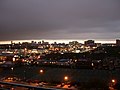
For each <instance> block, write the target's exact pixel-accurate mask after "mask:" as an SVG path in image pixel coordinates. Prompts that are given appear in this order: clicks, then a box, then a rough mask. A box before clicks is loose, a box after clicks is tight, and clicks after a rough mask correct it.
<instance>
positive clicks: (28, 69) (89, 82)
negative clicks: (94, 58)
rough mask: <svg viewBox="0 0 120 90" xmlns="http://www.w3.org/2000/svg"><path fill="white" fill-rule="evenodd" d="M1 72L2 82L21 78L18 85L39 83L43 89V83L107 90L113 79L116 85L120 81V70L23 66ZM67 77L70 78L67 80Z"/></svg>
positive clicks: (85, 89)
mask: <svg viewBox="0 0 120 90" xmlns="http://www.w3.org/2000/svg"><path fill="white" fill-rule="evenodd" d="M41 70H42V71H41ZM0 71H1V72H0V78H1V81H7V82H13V80H12V81H10V80H7V79H8V78H10V77H12V78H13V77H16V78H19V79H18V80H16V82H17V83H21V82H25V83H27V84H28V83H29V84H31V83H32V84H33V83H37V85H39V86H42V87H44V85H43V84H42V85H41V84H40V83H41V82H42V83H43V82H44V83H47V84H46V86H49V87H51V86H56V87H58V86H59V88H62V87H63V86H64V85H65V84H66V85H70V86H74V87H77V89H78V90H79V89H81V88H82V90H83V89H84V90H89V89H90V88H94V89H95V90H98V89H99V90H107V89H109V87H110V86H111V84H112V82H111V80H112V79H114V80H115V83H116V82H117V83H118V82H119V81H120V70H96V69H95V70H92V69H69V68H52V67H36V66H21V67H15V68H13V69H11V68H4V69H3V68H1V70H0ZM65 76H67V77H68V78H67V79H65ZM14 81H15V80H14ZM62 84H63V86H62ZM113 84H114V82H113Z"/></svg>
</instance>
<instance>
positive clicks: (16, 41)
mask: <svg viewBox="0 0 120 90" xmlns="http://www.w3.org/2000/svg"><path fill="white" fill-rule="evenodd" d="M87 40H94V39H85V40H76V39H75V40H73V39H71V40H70V39H69V40H65V39H64V40H62V39H61V40H60V39H59V40H49V39H41V40H33V39H32V40H11V41H12V42H13V43H19V42H20V43H23V42H28V43H31V42H32V41H34V42H42V41H44V42H49V43H50V44H51V43H54V42H57V43H66V44H68V43H69V42H72V41H77V42H79V43H82V44H83V43H84V42H85V41H87ZM118 40H119V39H118ZM11 41H0V44H11ZM94 41H95V43H102V44H104V43H116V40H114V41H100V40H94Z"/></svg>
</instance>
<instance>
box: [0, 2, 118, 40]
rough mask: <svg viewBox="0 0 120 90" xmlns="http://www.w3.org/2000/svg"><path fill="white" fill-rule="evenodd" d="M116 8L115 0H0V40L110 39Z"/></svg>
mask: <svg viewBox="0 0 120 90" xmlns="http://www.w3.org/2000/svg"><path fill="white" fill-rule="evenodd" d="M119 8H120V1H119V0H114V1H113V0H109V1H107V0H106V1H105V0H91V1H89V0H84V1H83V0H75V1H73V0H65V1H61V0H60V1H56V0H51V1H49V0H46V1H45V0H34V1H33V0H20V1H16V0H1V1H0V41H9V40H10V41H11V40H13V41H14V40H31V39H32V40H42V39H43V40H44V39H45V40H66V41H67V40H88V39H93V40H97V41H114V40H115V39H117V38H119V33H120V11H119Z"/></svg>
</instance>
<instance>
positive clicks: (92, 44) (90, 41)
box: [84, 40, 95, 46]
mask: <svg viewBox="0 0 120 90" xmlns="http://www.w3.org/2000/svg"><path fill="white" fill-rule="evenodd" d="M84 45H85V46H94V45H95V42H94V40H87V41H85V42H84Z"/></svg>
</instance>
